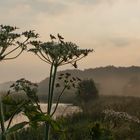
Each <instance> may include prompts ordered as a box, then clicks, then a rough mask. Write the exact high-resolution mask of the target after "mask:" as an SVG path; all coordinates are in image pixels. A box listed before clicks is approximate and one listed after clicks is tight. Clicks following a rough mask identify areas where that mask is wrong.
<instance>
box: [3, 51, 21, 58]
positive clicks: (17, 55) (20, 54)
mask: <svg viewBox="0 0 140 140" xmlns="http://www.w3.org/2000/svg"><path fill="white" fill-rule="evenodd" d="M22 52H23V49H22V50H21V51H20V52H19V54H17V55H16V56H14V57H9V58H4V59H3V60H10V59H15V58H17V57H18V56H20V55H21V53H22ZM4 57H5V56H4Z"/></svg>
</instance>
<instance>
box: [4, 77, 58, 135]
mask: <svg viewBox="0 0 140 140" xmlns="http://www.w3.org/2000/svg"><path fill="white" fill-rule="evenodd" d="M37 87H38V85H37V84H36V83H32V82H30V81H28V80H25V79H24V78H22V79H20V80H17V81H16V82H15V83H14V84H13V85H11V87H10V90H9V91H8V93H7V95H5V96H4V97H3V99H2V102H3V105H4V106H5V107H6V108H4V109H5V111H4V112H5V120H4V122H8V124H7V125H5V123H4V125H5V127H4V128H5V133H4V134H5V136H6V135H8V134H11V133H13V132H15V131H17V130H19V129H22V128H23V127H25V126H26V125H30V126H31V127H33V128H36V127H37V126H38V125H40V123H41V122H47V123H48V124H50V125H51V126H52V127H53V128H57V125H56V123H55V121H53V120H52V119H51V117H49V116H48V115H46V113H43V112H42V110H41V108H40V105H39V100H38V96H37ZM14 94H16V96H18V95H19V96H20V95H24V96H23V98H20V99H17V98H14V96H13V95H14ZM19 113H22V114H23V115H25V116H26V117H27V118H28V121H23V122H20V123H17V124H15V125H13V126H12V121H13V119H14V117H15V116H16V115H18V114H19Z"/></svg>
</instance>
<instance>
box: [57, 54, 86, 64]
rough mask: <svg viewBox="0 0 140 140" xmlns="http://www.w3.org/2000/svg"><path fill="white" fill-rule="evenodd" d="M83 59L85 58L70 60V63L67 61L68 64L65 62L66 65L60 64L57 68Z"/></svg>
mask: <svg viewBox="0 0 140 140" xmlns="http://www.w3.org/2000/svg"><path fill="white" fill-rule="evenodd" d="M84 57H85V56H82V57H81V58H79V59H77V58H75V59H73V60H71V61H68V62H66V63H62V64H60V65H59V66H63V65H66V64H69V63H73V62H75V61H79V60H81V59H82V58H84Z"/></svg>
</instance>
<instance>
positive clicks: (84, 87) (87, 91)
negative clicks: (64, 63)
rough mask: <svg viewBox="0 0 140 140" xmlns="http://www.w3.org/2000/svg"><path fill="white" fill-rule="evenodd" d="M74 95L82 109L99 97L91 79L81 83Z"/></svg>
mask: <svg viewBox="0 0 140 140" xmlns="http://www.w3.org/2000/svg"><path fill="white" fill-rule="evenodd" d="M76 95H77V96H76V97H77V100H78V104H79V105H80V106H81V107H82V108H84V107H86V104H87V103H88V102H90V101H93V100H94V99H96V98H97V97H98V96H99V94H98V89H97V88H96V86H95V83H94V81H93V80H92V79H90V80H83V81H81V82H80V83H79V84H78V88H77V91H76Z"/></svg>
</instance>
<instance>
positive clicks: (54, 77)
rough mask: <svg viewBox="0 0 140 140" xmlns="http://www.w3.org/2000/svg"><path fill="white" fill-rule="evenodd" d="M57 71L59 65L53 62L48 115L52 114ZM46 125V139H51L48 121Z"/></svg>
mask: <svg viewBox="0 0 140 140" xmlns="http://www.w3.org/2000/svg"><path fill="white" fill-rule="evenodd" d="M56 72H57V65H54V63H52V65H51V71H50V76H51V77H50V81H49V96H48V112H47V114H48V115H50V113H51V108H52V103H53V102H52V101H53V93H54V85H55V79H56ZM52 73H53V74H52ZM45 127H46V132H45V140H49V138H50V137H49V134H50V125H49V124H48V123H47V122H46V123H45Z"/></svg>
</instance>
